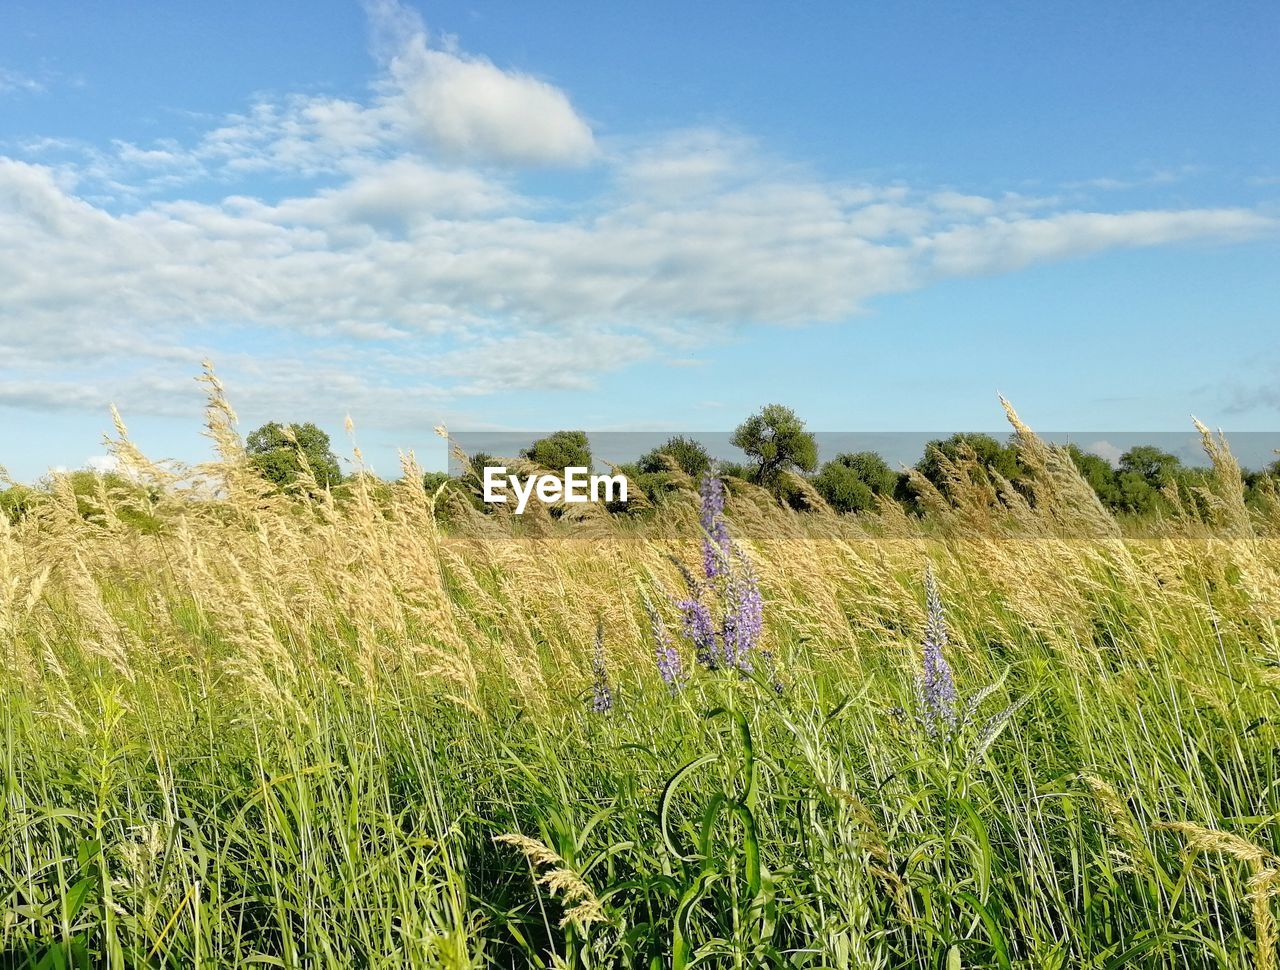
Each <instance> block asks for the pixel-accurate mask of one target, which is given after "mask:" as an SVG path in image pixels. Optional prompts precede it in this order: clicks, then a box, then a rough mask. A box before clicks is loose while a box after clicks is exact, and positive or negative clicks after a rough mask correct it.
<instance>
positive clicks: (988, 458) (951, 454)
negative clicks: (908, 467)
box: [916, 432, 1023, 495]
mask: <svg viewBox="0 0 1280 970" xmlns="http://www.w3.org/2000/svg"><path fill="white" fill-rule="evenodd" d="M970 455H971V456H973V458H975V459H976V462H977V465H976V467H975V468H974V469H972V471H971V474H974V475H980V476H983V477H984V478H985V479H986V480H987V481H988V482H989V481H991V480H992V478H991V476H992V474H993V473H994V474H996V475H999V476H1000V477H1001V478H1004V479H1005V480H1007V481H1009V482H1015V483H1016V482H1017V481H1018V479H1020V478H1021V477H1022V474H1023V472H1022V466H1021V464H1020V463H1019V461H1018V449H1017V446H1016V445H1015V444H1014V443H1013V442H1009V443H1006V444H1001V443H1000V442H999V441H997V440H996V439H995V438H993V437H992V436H991V435H989V434H977V433H973V432H960V433H958V434H953V435H952V436H951V437H949V438H945V439H941V440H936V441H930V442H929V443H928V444H927V445H925V449H924V457H923V458H921V459H920V461H919V463H918V464H917V465H916V470H917V471H919V472H920V474H922V475H923V476H924V477H925V478H927V479H928V480H929V481H930V482H931V483H933V485H934V487H936V488H937V489H938V490H939V491H940V492H942V494H944V495H946V494H948V493H949V491H950V485H949V483H948V482H947V480H946V476H945V475H944V473H943V466H944V459H945V460H946V461H951V462H956V461H958V460H960V459H961V458H963V457H966V456H970Z"/></svg>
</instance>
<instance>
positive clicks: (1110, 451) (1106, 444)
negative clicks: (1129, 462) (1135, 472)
mask: <svg viewBox="0 0 1280 970" xmlns="http://www.w3.org/2000/svg"><path fill="white" fill-rule="evenodd" d="M1084 450H1085V451H1086V452H1088V453H1089V454H1091V455H1097V456H1098V457H1099V458H1102V459H1104V460H1105V461H1106V462H1107V464H1109V465H1110V466H1111V467H1112V468H1115V467H1116V466H1117V465H1119V464H1120V456H1121V455H1123V454H1124V449H1123V448H1119V447H1117V446H1116V445H1113V444H1112V443H1111V442H1110V441H1095V442H1094V443H1093V444H1091V445H1088V446H1086V447H1085V449H1084Z"/></svg>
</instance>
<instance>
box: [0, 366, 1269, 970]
mask: <svg viewBox="0 0 1280 970" xmlns="http://www.w3.org/2000/svg"><path fill="white" fill-rule="evenodd" d="M1011 417H1012V420H1013V421H1014V430H1015V433H1016V434H1017V435H1018V436H1019V444H1020V446H1021V449H1022V454H1023V456H1024V460H1025V461H1026V462H1027V465H1028V468H1029V472H1028V480H1029V481H1030V483H1031V485H1030V489H1029V490H1027V491H1020V492H1013V491H1011V490H1007V489H1001V488H1000V487H998V483H996V485H995V486H991V485H990V483H988V484H987V485H986V486H983V487H979V486H978V485H976V484H973V483H972V481H971V480H970V479H968V478H966V477H965V475H964V469H963V468H958V469H956V470H955V473H956V480H955V483H954V484H955V487H954V488H953V489H952V490H951V491H950V492H949V493H948V495H947V497H946V498H945V500H944V499H943V497H942V496H941V495H939V496H937V498H936V501H934V502H933V503H932V507H931V508H930V510H929V513H928V515H927V516H925V517H924V518H923V519H917V518H914V517H909V516H907V515H905V514H904V513H903V512H902V511H901V510H900V509H897V508H896V507H889V506H886V507H885V508H884V509H883V511H882V512H881V513H879V514H865V515H858V516H844V517H837V516H832V515H824V514H820V513H806V514H801V513H796V512H791V511H787V510H784V509H782V508H780V507H779V506H778V505H777V503H776V502H774V501H773V500H772V499H771V498H770V497H769V496H767V495H766V494H765V493H763V492H761V491H760V490H757V489H753V488H752V486H750V485H748V484H746V483H744V482H739V481H730V482H728V484H727V490H726V486H724V485H721V484H720V483H719V482H718V481H717V480H715V479H709V480H706V481H703V482H697V481H690V480H685V481H683V482H681V481H679V480H678V475H675V473H673V475H675V485H676V490H675V492H674V493H673V497H672V499H671V501H670V502H668V503H666V504H665V505H664V506H663V507H662V508H661V509H659V510H658V511H657V512H656V513H655V514H654V515H653V516H652V517H649V518H645V519H637V520H631V519H626V518H616V517H615V518H609V517H608V516H604V515H600V516H596V517H593V515H592V514H589V513H586V514H583V515H581V516H579V517H578V519H577V521H572V522H570V521H567V520H568V518H569V516H561V517H552V516H551V515H550V514H546V510H543V513H544V514H541V515H538V514H533V515H529V516H526V517H525V518H524V519H523V520H522V521H521V523H520V524H519V526H518V527H517V526H515V525H513V524H512V523H511V521H510V520H509V519H505V520H502V519H496V518H494V517H492V516H483V515H480V514H478V513H477V514H475V515H474V516H473V517H472V518H466V517H465V516H463V517H457V516H455V517H453V518H450V519H448V521H447V523H446V524H445V525H443V526H442V525H441V524H440V516H439V515H438V514H437V511H438V510H436V509H435V508H434V501H435V496H434V495H433V494H431V493H429V492H427V491H425V490H424V488H423V485H422V475H421V474H420V473H419V472H418V471H417V470H416V469H414V468H413V467H412V466H410V467H409V469H408V473H407V474H406V475H405V477H404V478H403V480H402V481H401V482H400V483H398V484H396V485H395V486H393V487H392V488H390V489H389V490H385V491H383V492H379V493H377V494H375V493H374V492H373V491H372V490H371V489H370V488H368V487H366V486H365V485H364V484H362V482H361V480H360V479H356V481H355V484H354V485H353V487H352V488H351V489H350V491H349V492H348V493H347V494H346V495H345V496H343V497H341V498H340V499H335V498H334V497H333V496H332V495H331V494H329V493H327V492H325V491H324V490H323V489H317V490H315V491H314V492H313V493H312V494H311V497H306V496H307V493H306V491H305V490H303V492H302V493H301V495H300V496H285V495H280V494H275V493H272V492H270V491H269V490H267V489H265V488H264V487H263V485H262V483H261V481H260V480H259V479H257V478H256V477H254V476H253V475H252V474H251V472H250V471H249V470H248V468H247V467H246V463H245V460H244V453H243V446H242V445H241V444H240V442H239V440H238V438H237V437H236V435H235V432H234V426H233V423H232V415H231V412H230V409H229V408H228V407H227V405H226V403H225V401H224V400H223V399H222V397H221V395H220V392H219V391H218V389H217V387H216V386H213V388H212V397H211V403H210V411H209V434H210V435H211V437H212V438H213V439H214V442H215V444H216V445H217V448H218V454H219V459H218V461H217V462H215V463H213V464H211V465H209V466H208V467H206V468H202V469H197V470H194V471H192V470H187V471H184V472H182V473H179V472H175V471H173V470H171V469H169V468H168V467H166V466H160V465H156V464H152V463H151V462H149V461H148V460H147V459H146V458H144V457H143V456H142V455H141V454H140V453H139V452H138V451H137V450H136V449H135V448H133V446H132V445H131V444H130V443H129V440H128V438H127V436H126V435H125V433H124V431H123V428H122V429H121V436H120V438H119V440H117V441H116V442H115V446H114V447H115V453H116V455H117V456H118V457H119V458H120V460H121V462H122V467H124V468H125V469H126V470H127V471H128V474H129V475H130V476H131V477H132V478H133V479H134V480H137V481H139V482H143V483H146V484H147V488H145V489H141V490H137V491H113V490H110V489H108V488H107V487H106V486H105V485H104V487H103V488H102V489H101V491H100V492H99V494H97V495H96V496H90V497H89V499H88V500H86V498H85V497H84V496H83V495H79V496H78V495H76V494H73V493H72V492H71V491H70V489H62V490H60V489H59V487H58V486H57V485H55V486H54V488H53V491H52V492H51V494H50V495H49V497H48V499H47V500H46V501H44V502H42V503H40V504H38V505H37V506H35V507H33V508H32V509H30V510H28V511H27V512H26V514H25V515H23V516H21V517H16V519H15V521H13V522H10V521H9V519H8V518H7V517H4V516H0V696H2V703H0V786H2V792H3V808H2V809H0V966H6V967H24V968H25V967H31V968H34V967H40V968H64V967H99V966H111V967H125V966H129V967H134V966H155V967H224V966H228V967H229V966H242V965H261V966H275V967H299V968H301V967H306V968H313V967H314V968H318V967H369V968H373V967H443V968H463V967H548V968H549V967H575V968H589V967H652V968H662V967H672V968H681V967H693V966H699V967H707V968H730V967H734V968H761V967H797V968H800V967H804V968H815V970H816V968H840V970H844V968H849V970H853V968H859V970H860V968H914V967H938V968H947V970H953V968H959V967H1003V968H1012V967H1019V968H1028V970H1031V968H1036V970H1039V968H1048V970H1052V968H1058V967H1062V968H1067V967H1071V968H1076V967H1089V968H1098V970H1102V968H1108V970H1110V968H1119V967H1167V968H1171V970H1172V968H1186V967H1227V968H1231V967H1240V968H1244V967H1257V968H1265V970H1271V968H1274V967H1276V965H1277V927H1276V906H1277V901H1276V899H1275V897H1276V896H1277V894H1280V773H1278V770H1277V769H1280V751H1278V749H1277V744H1278V742H1280V734H1278V730H1280V723H1278V719H1280V705H1278V702H1280V641H1278V640H1277V631H1276V622H1277V618H1280V504H1277V503H1275V502H1271V503H1269V504H1267V503H1263V505H1261V506H1258V505H1251V506H1249V507H1246V506H1245V504H1244V502H1243V499H1242V489H1241V483H1240V474H1239V469H1238V468H1237V467H1236V466H1235V464H1234V462H1233V461H1232V459H1231V457H1230V454H1229V453H1228V452H1227V450H1226V447H1225V445H1224V443H1223V442H1222V441H1221V440H1219V439H1216V438H1214V437H1212V436H1209V435H1208V433H1207V432H1206V435H1205V443H1206V448H1207V449H1208V451H1209V452H1210V457H1211V458H1212V459H1213V462H1214V473H1213V475H1212V477H1211V478H1209V479H1207V480H1206V485H1205V487H1204V491H1203V493H1202V494H1201V495H1200V496H1198V499H1197V503H1196V512H1195V514H1194V515H1192V514H1191V513H1190V512H1188V514H1187V515H1185V516H1181V517H1179V516H1177V515H1174V516H1171V517H1169V518H1167V519H1163V520H1161V521H1159V522H1155V523H1149V524H1147V525H1146V526H1145V527H1144V528H1143V529H1142V530H1141V534H1138V533H1135V532H1130V533H1128V534H1126V532H1125V531H1124V530H1122V529H1121V527H1120V526H1119V525H1118V524H1117V523H1116V521H1115V520H1114V519H1112V518H1111V516H1110V515H1108V514H1107V513H1106V512H1105V511H1104V510H1103V509H1102V507H1101V506H1100V505H1099V504H1098V502H1097V499H1096V496H1094V494H1093V492H1092V491H1091V490H1090V489H1089V487H1088V486H1087V484H1085V483H1084V482H1083V481H1082V480H1081V479H1080V478H1079V475H1078V473H1077V472H1076V471H1075V468H1074V466H1073V465H1072V463H1071V461H1070V459H1069V458H1068V457H1066V456H1065V455H1064V453H1062V452H1059V451H1057V450H1055V449H1053V448H1049V447H1047V446H1045V445H1042V444H1040V443H1039V442H1038V440H1037V439H1036V438H1035V436H1034V435H1033V434H1032V433H1031V432H1030V431H1029V430H1028V429H1026V428H1025V427H1024V426H1023V425H1022V424H1021V423H1020V422H1018V421H1017V419H1016V416H1012V415H1011ZM86 502H87V504H88V506H89V507H88V508H87V509H86Z"/></svg>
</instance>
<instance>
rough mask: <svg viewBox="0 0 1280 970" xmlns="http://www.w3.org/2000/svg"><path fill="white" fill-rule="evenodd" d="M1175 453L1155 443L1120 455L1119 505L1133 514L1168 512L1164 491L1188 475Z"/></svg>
mask: <svg viewBox="0 0 1280 970" xmlns="http://www.w3.org/2000/svg"><path fill="white" fill-rule="evenodd" d="M1185 471H1186V470H1185V469H1184V468H1183V467H1182V462H1181V460H1179V459H1178V457H1177V456H1176V455H1171V454H1170V453H1169V452H1167V451H1161V450H1160V449H1159V448H1157V447H1155V446H1154V445H1137V446H1135V447H1133V448H1130V449H1129V450H1128V451H1126V452H1125V453H1124V454H1123V455H1121V456H1120V466H1119V469H1118V471H1117V474H1116V487H1117V491H1118V493H1119V495H1118V497H1117V502H1116V507H1117V508H1118V509H1119V510H1121V511H1125V512H1129V513H1132V514H1133V515H1156V514H1159V513H1161V512H1167V511H1169V508H1170V506H1169V501H1168V499H1167V498H1165V496H1164V495H1163V494H1162V490H1163V489H1164V488H1166V487H1167V486H1169V485H1175V484H1177V482H1178V481H1179V479H1180V478H1181V477H1182V476H1183V475H1184V474H1185Z"/></svg>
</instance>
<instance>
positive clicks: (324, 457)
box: [245, 421, 342, 490]
mask: <svg viewBox="0 0 1280 970" xmlns="http://www.w3.org/2000/svg"><path fill="white" fill-rule="evenodd" d="M245 446H246V450H247V451H248V453H249V464H251V465H252V466H253V467H254V468H255V469H256V470H257V472H258V474H259V475H261V476H262V477H263V478H265V479H266V480H267V481H268V482H270V483H271V484H273V485H275V486H276V487H277V488H279V489H281V490H284V489H287V488H289V487H290V486H292V485H293V484H294V483H295V482H297V480H298V475H299V473H300V472H301V471H302V459H301V457H300V455H305V456H306V460H307V464H308V465H309V466H310V467H311V474H312V475H314V476H315V480H316V482H317V483H318V484H319V486H320V487H321V488H330V487H332V486H334V485H337V484H339V483H340V482H341V481H342V472H341V470H340V469H339V468H338V459H337V456H336V455H334V453H333V451H332V449H331V446H330V444H329V436H328V435H327V434H325V433H324V432H323V431H321V430H320V429H319V428H317V427H316V426H315V425H314V424H312V423H311V422H310V421H308V422H306V423H305V424H294V425H284V424H280V423H279V422H276V421H270V422H268V423H267V424H264V425H263V426H262V427H261V428H258V430H256V431H253V432H251V433H250V434H249V437H248V438H247V439H245Z"/></svg>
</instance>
